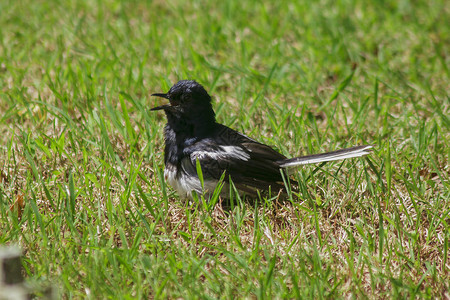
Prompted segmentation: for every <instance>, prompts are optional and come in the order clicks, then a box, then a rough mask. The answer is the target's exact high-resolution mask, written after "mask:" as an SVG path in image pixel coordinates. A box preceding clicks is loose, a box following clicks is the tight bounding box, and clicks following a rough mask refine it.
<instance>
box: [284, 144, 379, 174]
mask: <svg viewBox="0 0 450 300" xmlns="http://www.w3.org/2000/svg"><path fill="white" fill-rule="evenodd" d="M372 148H373V145H364V146H356V147H351V148H346V149H341V150H337V151H333V152H327V153H321V154H313V155H307V156H300V157H294V158H289V159H285V160H282V161H279V164H280V167H282V168H291V167H296V166H301V165H309V164H316V163H320V162H327V161H333V160H340V159H346V158H352V157H361V156H364V155H367V154H369V153H370V152H371V151H372Z"/></svg>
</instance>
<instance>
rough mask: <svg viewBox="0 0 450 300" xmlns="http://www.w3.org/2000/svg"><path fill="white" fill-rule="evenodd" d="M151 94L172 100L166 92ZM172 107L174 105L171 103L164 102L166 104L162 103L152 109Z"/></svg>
mask: <svg viewBox="0 0 450 300" xmlns="http://www.w3.org/2000/svg"><path fill="white" fill-rule="evenodd" d="M151 96H156V97H161V98H165V99H167V100H170V99H169V96H167V94H164V93H156V94H152V95H151ZM171 107H172V105H171V104H164V105H161V106H157V107H153V108H152V109H150V110H161V109H168V108H171Z"/></svg>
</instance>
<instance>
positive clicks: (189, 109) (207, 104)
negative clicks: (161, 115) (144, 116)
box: [151, 80, 214, 117]
mask: <svg viewBox="0 0 450 300" xmlns="http://www.w3.org/2000/svg"><path fill="white" fill-rule="evenodd" d="M152 96H156V97H161V98H165V99H168V100H169V103H168V104H164V105H161V106H157V107H154V108H152V109H151V110H152V111H155V110H164V111H165V112H166V114H170V113H172V114H176V115H180V116H182V117H189V116H196V115H198V113H199V112H201V113H202V114H205V113H206V114H209V115H211V114H212V115H213V116H214V111H213V110H212V106H211V97H210V96H209V95H208V92H206V90H205V89H204V88H203V86H202V85H201V84H199V83H198V82H196V81H194V80H180V81H178V82H177V83H176V84H175V85H173V86H172V87H171V88H170V90H169V91H168V92H167V93H156V94H152Z"/></svg>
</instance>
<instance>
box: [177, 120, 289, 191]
mask: <svg viewBox="0 0 450 300" xmlns="http://www.w3.org/2000/svg"><path fill="white" fill-rule="evenodd" d="M228 129H229V128H228ZM229 130H230V131H232V132H227V134H228V136H224V135H220V136H219V138H217V136H216V138H215V139H210V138H207V139H202V140H200V141H198V142H196V143H194V144H192V145H191V146H189V147H186V148H185V153H184V154H185V159H184V160H183V161H182V168H183V170H184V171H185V172H186V173H188V174H190V175H197V171H196V162H197V160H198V161H199V162H200V166H201V169H202V173H203V176H204V178H205V179H215V180H219V179H220V178H221V176H222V175H223V174H224V173H225V181H229V178H230V177H231V179H232V180H233V183H234V184H235V185H236V186H237V187H238V189H241V190H245V188H248V187H250V188H254V189H260V190H267V189H269V186H271V187H272V188H273V189H276V188H282V187H283V184H282V182H283V178H282V176H281V173H280V165H279V163H278V161H280V160H283V159H286V157H285V156H284V155H282V154H280V153H278V152H277V151H275V150H273V149H272V148H270V147H269V146H266V145H264V144H261V143H258V142H256V141H254V140H252V139H250V138H247V137H246V136H244V135H240V134H239V133H237V132H235V131H234V130H231V129H229Z"/></svg>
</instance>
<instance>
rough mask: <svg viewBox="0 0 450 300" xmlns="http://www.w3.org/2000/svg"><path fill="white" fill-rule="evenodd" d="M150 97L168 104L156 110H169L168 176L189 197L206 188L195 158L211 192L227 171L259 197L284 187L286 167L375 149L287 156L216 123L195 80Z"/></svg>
mask: <svg viewBox="0 0 450 300" xmlns="http://www.w3.org/2000/svg"><path fill="white" fill-rule="evenodd" d="M152 96H158V97H162V98H166V99H168V100H169V102H170V103H169V104H165V105H162V106H158V107H155V108H153V109H152V110H164V112H165V113H166V116H167V124H166V127H165V129H164V135H165V150H164V163H165V166H166V169H165V178H166V180H167V181H168V182H169V184H170V185H171V186H172V187H174V188H175V189H176V190H177V191H178V193H179V194H180V196H182V197H183V198H191V197H192V192H197V193H202V192H205V190H203V189H202V186H201V184H200V180H199V178H198V175H197V169H196V161H197V160H198V161H199V162H200V166H201V170H202V173H203V177H204V181H205V182H204V183H205V184H204V188H205V189H206V190H207V192H212V191H213V190H214V188H215V186H216V184H217V182H218V180H219V179H220V178H221V177H222V175H223V174H224V173H225V177H224V180H225V182H229V179H230V178H231V179H232V181H233V183H234V184H235V186H236V187H237V188H238V189H239V190H240V191H242V192H244V193H246V194H249V195H255V194H256V190H261V191H266V190H268V189H269V188H270V187H271V188H272V189H273V190H275V189H277V190H278V189H281V188H283V177H282V174H281V172H285V171H284V170H285V168H287V167H292V166H297V165H301V164H307V163H315V162H320V161H329V160H336V159H343V158H349V157H356V156H362V155H366V154H368V153H369V152H368V151H367V150H368V149H370V148H371V146H359V147H354V148H349V149H344V150H340V151H341V152H340V153H338V152H339V151H337V152H332V153H330V155H328V154H327V153H325V154H320V155H315V156H314V155H313V156H308V157H303V158H293V159H287V158H286V157H285V156H284V155H282V154H280V153H278V152H277V151H275V150H273V149H272V148H270V147H269V146H267V145H264V144H262V143H259V142H257V141H255V140H253V139H251V138H249V137H247V136H245V135H243V134H241V133H239V132H237V131H235V130H233V129H231V128H228V127H226V126H224V125H222V124H218V123H217V122H216V119H215V113H214V110H213V108H212V105H211V97H210V96H209V94H208V93H207V92H206V90H205V89H204V88H203V86H201V85H200V84H199V83H197V82H196V81H194V80H181V81H179V82H178V83H176V84H175V85H174V86H172V87H171V88H170V90H169V92H167V93H165V94H164V93H158V94H153V95H152ZM333 153H334V155H333ZM308 159H309V160H308ZM286 174H287V173H286Z"/></svg>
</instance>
